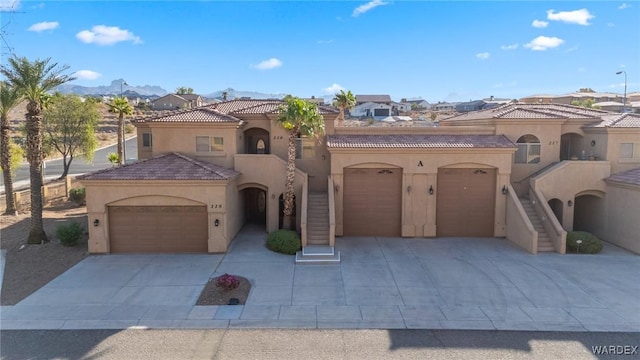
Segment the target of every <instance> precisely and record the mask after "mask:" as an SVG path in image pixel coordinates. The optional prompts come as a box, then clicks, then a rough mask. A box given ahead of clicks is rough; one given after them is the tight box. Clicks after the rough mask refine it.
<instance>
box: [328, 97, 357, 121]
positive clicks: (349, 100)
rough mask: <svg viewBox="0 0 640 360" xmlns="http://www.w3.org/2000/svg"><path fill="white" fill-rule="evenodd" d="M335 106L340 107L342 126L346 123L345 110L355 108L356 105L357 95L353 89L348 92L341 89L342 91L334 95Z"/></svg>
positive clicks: (339, 119)
mask: <svg viewBox="0 0 640 360" xmlns="http://www.w3.org/2000/svg"><path fill="white" fill-rule="evenodd" d="M333 106H335V107H337V108H338V109H340V117H339V118H338V125H340V126H342V125H344V111H345V110H347V109H353V107H354V106H356V97H355V96H353V94H352V93H351V90H349V91H347V92H346V93H345V92H344V90H340V92H339V93H337V94H336V95H335V96H334V97H333Z"/></svg>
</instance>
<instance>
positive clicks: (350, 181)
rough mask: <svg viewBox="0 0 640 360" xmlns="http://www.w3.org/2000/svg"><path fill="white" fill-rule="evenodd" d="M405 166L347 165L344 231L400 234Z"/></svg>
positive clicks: (347, 233) (359, 234)
mask: <svg viewBox="0 0 640 360" xmlns="http://www.w3.org/2000/svg"><path fill="white" fill-rule="evenodd" d="M401 219H402V170H401V169H344V235H346V236H400V232H401V229H400V227H401Z"/></svg>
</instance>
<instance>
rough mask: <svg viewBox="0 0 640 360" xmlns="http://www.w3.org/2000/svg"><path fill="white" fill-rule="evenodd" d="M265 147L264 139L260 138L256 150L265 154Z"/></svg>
mask: <svg viewBox="0 0 640 360" xmlns="http://www.w3.org/2000/svg"><path fill="white" fill-rule="evenodd" d="M265 147H266V146H265V145H264V140H262V139H258V142H257V143H256V152H257V153H258V154H264V149H265Z"/></svg>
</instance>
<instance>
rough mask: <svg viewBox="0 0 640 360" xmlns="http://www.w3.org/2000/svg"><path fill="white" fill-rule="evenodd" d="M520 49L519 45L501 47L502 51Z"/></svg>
mask: <svg viewBox="0 0 640 360" xmlns="http://www.w3.org/2000/svg"><path fill="white" fill-rule="evenodd" d="M517 48H518V44H517V43H516V44H511V45H502V46H500V49H502V50H515V49H517Z"/></svg>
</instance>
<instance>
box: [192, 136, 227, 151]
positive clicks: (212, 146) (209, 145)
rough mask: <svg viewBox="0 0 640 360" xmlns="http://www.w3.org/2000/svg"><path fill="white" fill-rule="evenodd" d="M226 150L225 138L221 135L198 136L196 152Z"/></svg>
mask: <svg viewBox="0 0 640 360" xmlns="http://www.w3.org/2000/svg"><path fill="white" fill-rule="evenodd" d="M223 150H224V138H223V137H220V136H196V152H213V151H223Z"/></svg>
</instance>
